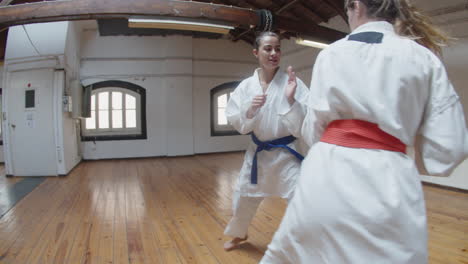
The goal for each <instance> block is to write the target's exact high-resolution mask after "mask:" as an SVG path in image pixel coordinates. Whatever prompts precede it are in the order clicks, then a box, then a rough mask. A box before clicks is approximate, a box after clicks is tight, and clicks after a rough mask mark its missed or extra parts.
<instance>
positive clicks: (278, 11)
mask: <svg viewBox="0 0 468 264" xmlns="http://www.w3.org/2000/svg"><path fill="white" fill-rule="evenodd" d="M299 1H302V0H293V1H291V2H289V3H287V4H285V5H284V6H282V7H280V9H278V10H276V11H275V14H276V15H279V14H281V13H283V12H284V11H286V10H288V9H289V8H291V7H293V6H294V5H295V4H297V3H298V2H299Z"/></svg>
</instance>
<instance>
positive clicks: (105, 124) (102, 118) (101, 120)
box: [98, 110, 109, 128]
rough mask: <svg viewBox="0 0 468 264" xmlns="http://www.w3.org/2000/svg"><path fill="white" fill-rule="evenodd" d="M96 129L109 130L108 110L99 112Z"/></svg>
mask: <svg viewBox="0 0 468 264" xmlns="http://www.w3.org/2000/svg"><path fill="white" fill-rule="evenodd" d="M98 127H99V128H109V110H99V117H98Z"/></svg>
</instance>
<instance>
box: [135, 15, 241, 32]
mask: <svg viewBox="0 0 468 264" xmlns="http://www.w3.org/2000/svg"><path fill="white" fill-rule="evenodd" d="M128 26H129V27H131V28H162V29H176V30H191V31H202V32H210V33H218V34H227V33H229V30H231V29H234V27H233V26H230V25H223V24H215V23H206V22H197V21H187V20H174V19H144V18H129V19H128Z"/></svg>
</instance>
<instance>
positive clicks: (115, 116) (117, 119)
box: [112, 110, 123, 128]
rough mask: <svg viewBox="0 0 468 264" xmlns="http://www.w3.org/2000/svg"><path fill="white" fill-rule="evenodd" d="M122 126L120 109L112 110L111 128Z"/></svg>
mask: <svg viewBox="0 0 468 264" xmlns="http://www.w3.org/2000/svg"><path fill="white" fill-rule="evenodd" d="M122 127H123V124H122V110H112V128H122Z"/></svg>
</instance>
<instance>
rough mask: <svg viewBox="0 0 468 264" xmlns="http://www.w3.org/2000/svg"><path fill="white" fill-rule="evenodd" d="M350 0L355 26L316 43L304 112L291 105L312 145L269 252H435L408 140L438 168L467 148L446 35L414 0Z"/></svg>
mask: <svg viewBox="0 0 468 264" xmlns="http://www.w3.org/2000/svg"><path fill="white" fill-rule="evenodd" d="M345 4H346V5H345V7H346V9H347V15H348V21H349V25H350V27H351V31H352V32H351V34H350V35H349V36H347V37H346V38H344V39H342V40H340V41H337V42H336V43H334V44H332V45H330V47H328V48H327V49H325V50H323V51H322V52H321V53H320V54H319V56H318V58H317V61H316V63H315V66H314V71H313V76H312V82H311V88H310V94H309V103H308V113H307V115H306V117H305V118H304V120H303V121H301V119H300V117H298V116H297V115H296V114H295V111H296V110H297V109H295V107H294V106H292V107H291V108H290V109H289V111H288V112H286V113H284V118H283V121H284V123H286V124H288V126H289V127H290V129H291V132H292V134H293V135H295V136H300V135H301V136H303V137H304V138H305V139H306V142H307V143H309V145H311V146H312V147H311V149H310V151H309V153H308V155H307V157H306V158H305V159H304V161H303V163H302V168H301V174H300V176H299V178H298V182H297V187H296V190H295V195H294V197H293V198H292V200H291V202H290V204H289V206H288V208H287V211H286V214H285V216H284V218H283V221H282V223H281V225H280V228H279V229H278V231H277V232H276V234H275V236H274V238H273V241H272V242H271V244H270V245H269V247H268V250H267V252H266V253H265V256H264V258H263V259H262V261H261V262H260V263H262V264H272V263H281V264H286V263H294V264H309V263H313V264H321V263H330V264H361V263H389V264H419V263H427V225H426V212H425V205H424V196H423V191H422V187H421V183H420V178H419V173H418V170H417V168H416V165H415V162H414V161H413V159H412V158H410V157H409V156H408V155H406V154H405V152H406V146H411V147H414V148H415V149H416V150H417V151H418V152H419V153H420V154H421V158H422V161H423V163H424V166H425V168H426V170H427V171H428V172H429V173H430V174H431V175H440V176H447V175H450V173H451V172H452V171H453V169H454V168H455V167H456V166H457V165H458V164H459V163H460V162H462V161H463V160H464V159H465V157H466V156H467V154H468V133H467V129H466V122H465V118H464V114H463V108H462V105H461V104H460V100H459V97H458V95H457V94H456V92H455V91H454V88H453V87H452V85H451V83H450V81H449V79H448V77H447V74H446V71H445V68H444V65H443V64H442V62H441V61H440V60H439V58H438V57H437V55H436V54H440V51H441V46H442V44H443V43H445V42H446V40H447V39H446V38H445V37H444V36H443V35H442V34H441V33H439V32H438V31H437V30H435V29H434V28H433V27H432V26H431V24H429V23H428V21H427V20H426V19H425V17H423V16H422V15H421V14H420V13H419V12H418V11H417V10H415V9H414V8H413V7H412V6H411V5H410V3H409V2H408V1H407V0H360V1H351V0H347V1H345ZM292 82H293V81H292ZM291 87H294V85H292V86H291ZM418 135H419V136H420V139H421V140H420V144H416V143H415V138H416V137H417V136H418Z"/></svg>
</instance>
